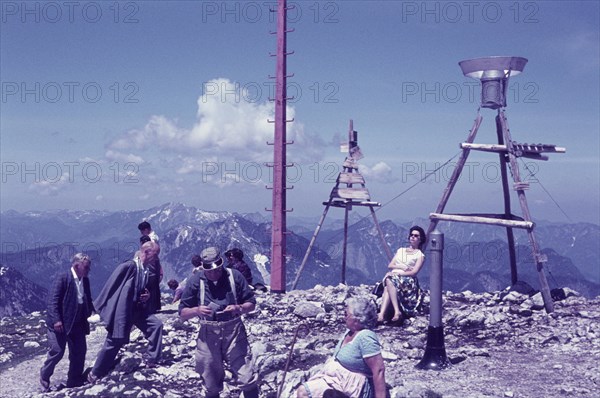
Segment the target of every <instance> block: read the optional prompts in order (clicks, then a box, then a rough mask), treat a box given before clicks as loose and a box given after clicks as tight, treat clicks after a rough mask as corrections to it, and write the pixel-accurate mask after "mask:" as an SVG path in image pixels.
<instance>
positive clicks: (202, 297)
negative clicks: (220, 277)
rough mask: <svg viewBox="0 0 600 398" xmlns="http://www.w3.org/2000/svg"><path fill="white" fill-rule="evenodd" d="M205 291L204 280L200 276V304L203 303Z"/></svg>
mask: <svg viewBox="0 0 600 398" xmlns="http://www.w3.org/2000/svg"><path fill="white" fill-rule="evenodd" d="M205 292H206V287H205V286H204V280H202V278H200V305H204V293H205Z"/></svg>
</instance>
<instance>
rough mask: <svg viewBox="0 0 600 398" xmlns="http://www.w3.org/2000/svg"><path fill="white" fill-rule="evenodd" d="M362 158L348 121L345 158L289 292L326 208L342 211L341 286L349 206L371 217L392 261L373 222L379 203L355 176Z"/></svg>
mask: <svg viewBox="0 0 600 398" xmlns="http://www.w3.org/2000/svg"><path fill="white" fill-rule="evenodd" d="M362 157H363V155H362V152H361V151H360V148H359V146H358V133H357V132H356V131H354V125H353V121H352V120H350V128H349V130H348V156H346V159H345V160H344V163H343V171H342V172H340V174H339V175H338V178H337V180H336V183H335V186H334V187H333V189H332V190H331V194H330V195H329V200H328V201H327V202H323V205H325V209H324V210H323V214H322V215H321V219H320V220H319V223H318V224H317V228H316V229H315V233H314V234H313V236H312V238H311V240H310V243H309V244H308V248H307V249H306V254H305V255H304V259H302V264H300V268H299V269H298V274H297V275H296V279H294V283H293V284H292V289H295V288H296V285H297V284H298V280H299V279H300V274H301V273H302V270H303V269H304V266H305V265H306V261H307V260H308V256H309V255H310V252H311V250H312V247H313V245H314V244H315V241H316V240H317V235H319V231H320V230H321V226H322V225H323V222H324V221H325V216H326V215H327V212H328V211H329V208H330V207H332V206H333V207H340V208H343V209H344V246H343V254H342V283H346V249H347V242H348V213H349V212H350V210H352V207H353V206H366V207H368V208H369V210H371V216H372V217H373V221H374V222H375V226H376V227H377V232H378V234H379V237H380V238H381V242H382V244H383V247H384V249H385V252H386V254H387V256H388V259H389V261H391V260H392V252H391V250H390V248H389V246H388V245H387V243H386V242H385V237H384V235H383V231H382V230H381V227H380V226H379V222H378V221H377V216H376V215H375V210H374V209H373V208H374V207H380V206H381V203H379V202H372V201H371V196H370V194H369V190H368V189H367V188H366V185H365V179H364V177H363V176H362V175H361V174H360V173H359V172H358V161H359V160H360V159H362Z"/></svg>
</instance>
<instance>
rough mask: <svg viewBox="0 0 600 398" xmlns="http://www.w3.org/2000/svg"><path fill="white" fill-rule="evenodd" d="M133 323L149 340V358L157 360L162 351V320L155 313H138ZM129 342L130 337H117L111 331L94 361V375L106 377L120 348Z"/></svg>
mask: <svg viewBox="0 0 600 398" xmlns="http://www.w3.org/2000/svg"><path fill="white" fill-rule="evenodd" d="M133 324H134V325H135V326H136V327H137V328H138V329H140V330H141V331H142V333H144V337H145V338H146V339H147V340H148V351H147V355H148V359H150V360H152V361H154V362H157V361H158V360H159V359H160V355H161V352H162V329H163V323H162V321H161V320H160V319H158V318H157V317H156V316H154V315H145V314H143V313H136V314H135V315H134V319H133ZM128 342H129V338H123V339H115V338H112V336H111V335H110V333H109V335H108V336H106V340H104V345H103V346H102V348H101V349H100V352H99V353H98V357H97V358H96V363H94V368H93V369H92V372H93V373H94V375H95V376H98V377H104V376H105V375H106V374H108V372H110V369H111V368H112V367H113V366H114V364H115V358H116V357H117V354H118V353H119V350H120V349H121V347H123V346H124V345H125V344H127V343H128Z"/></svg>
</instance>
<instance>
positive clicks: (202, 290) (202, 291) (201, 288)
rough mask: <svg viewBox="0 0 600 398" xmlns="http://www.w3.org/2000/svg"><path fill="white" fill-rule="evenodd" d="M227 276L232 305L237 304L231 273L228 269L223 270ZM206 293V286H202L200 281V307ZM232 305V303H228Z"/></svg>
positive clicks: (202, 281)
mask: <svg viewBox="0 0 600 398" xmlns="http://www.w3.org/2000/svg"><path fill="white" fill-rule="evenodd" d="M225 271H226V272H227V275H228V276H229V286H231V292H232V293H233V300H234V301H235V302H234V303H233V304H237V295H236V291H235V281H234V280H233V272H232V271H231V270H230V269H225ZM205 292H206V286H205V285H204V279H200V305H204V293H205ZM229 304H232V303H229Z"/></svg>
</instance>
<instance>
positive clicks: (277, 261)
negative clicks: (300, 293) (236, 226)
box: [271, 0, 287, 293]
mask: <svg viewBox="0 0 600 398" xmlns="http://www.w3.org/2000/svg"><path fill="white" fill-rule="evenodd" d="M286 14H287V12H286V0H278V2H277V73H276V82H275V87H276V92H275V141H274V146H273V148H274V155H273V156H274V158H273V163H274V164H273V224H272V238H271V291H272V292H275V293H285V282H286V281H285V279H286V278H285V247H286V238H285V232H286V214H285V210H286V192H285V191H286V181H285V180H286V149H285V145H286V126H285V124H286V112H285V111H286V109H285V108H286V95H287V92H286V34H287V33H286V25H287V21H286Z"/></svg>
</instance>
